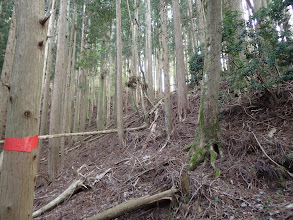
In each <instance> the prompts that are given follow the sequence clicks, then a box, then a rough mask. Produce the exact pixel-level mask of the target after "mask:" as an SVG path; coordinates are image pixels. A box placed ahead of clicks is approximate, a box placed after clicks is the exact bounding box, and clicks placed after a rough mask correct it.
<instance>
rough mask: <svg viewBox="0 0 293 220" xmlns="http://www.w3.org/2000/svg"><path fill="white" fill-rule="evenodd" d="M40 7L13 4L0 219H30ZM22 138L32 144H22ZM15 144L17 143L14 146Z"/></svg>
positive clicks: (40, 60) (40, 42) (37, 107)
mask: <svg viewBox="0 0 293 220" xmlns="http://www.w3.org/2000/svg"><path fill="white" fill-rule="evenodd" d="M44 10H45V5H44V1H32V0H27V1H16V3H15V18H16V23H15V24H16V35H15V36H16V45H15V57H14V61H13V65H12V74H11V75H12V78H11V86H10V99H9V102H8V111H7V126H6V133H5V137H6V138H5V144H4V155H3V165H2V169H1V176H0V186H1V187H0V198H1V199H0V210H1V211H0V219H3V220H4V219H5V220H6V219H13V220H30V219H32V211H33V199H34V187H35V179H36V178H35V177H36V172H37V153H38V149H37V147H38V141H37V136H36V135H37V134H38V133H39V113H40V101H41V88H42V74H40V73H41V72H42V70H43V65H44V47H45V44H44V42H45V40H46V28H44V27H43V26H42V25H41V24H40V22H39V21H40V20H42V19H43V18H44ZM28 64H29V65H28ZM24 138H25V139H24ZM26 140H32V141H33V143H32V142H29V143H30V144H31V145H30V146H25V145H27V144H25V141H26ZM15 143H19V145H18V147H15ZM20 143H21V144H20ZM25 147H27V151H26V152H24V148H25ZM12 148H14V149H12Z"/></svg>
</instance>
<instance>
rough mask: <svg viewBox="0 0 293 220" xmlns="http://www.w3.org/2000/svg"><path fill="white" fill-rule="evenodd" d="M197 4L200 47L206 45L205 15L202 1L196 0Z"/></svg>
mask: <svg viewBox="0 0 293 220" xmlns="http://www.w3.org/2000/svg"><path fill="white" fill-rule="evenodd" d="M195 3H196V14H197V31H198V40H199V45H202V44H203V43H204V22H205V21H204V13H203V6H202V0H195Z"/></svg>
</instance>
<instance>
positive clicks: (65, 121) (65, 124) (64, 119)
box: [61, 2, 77, 162]
mask: <svg viewBox="0 0 293 220" xmlns="http://www.w3.org/2000/svg"><path fill="white" fill-rule="evenodd" d="M69 3H70V2H68V4H69ZM69 5H70V4H69ZM76 15H77V5H76V2H74V13H73V16H72V24H71V31H70V32H71V33H70V41H69V51H68V52H69V53H68V58H67V69H66V78H65V93H64V100H63V103H64V111H63V117H62V129H61V133H66V132H69V120H68V116H69V114H68V113H69V109H68V108H69V107H70V105H69V102H68V101H69V98H68V96H69V93H70V91H69V84H70V73H71V64H72V62H71V61H72V52H73V51H72V48H73V41H74V24H75V22H74V21H75V17H76ZM68 19H69V18H68ZM64 145H65V138H64V137H62V138H61V162H63V160H64Z"/></svg>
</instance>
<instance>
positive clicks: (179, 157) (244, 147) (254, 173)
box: [34, 82, 293, 220]
mask: <svg viewBox="0 0 293 220" xmlns="http://www.w3.org/2000/svg"><path fill="white" fill-rule="evenodd" d="M221 88H222V89H223V91H224V90H225V86H224V85H222V87H221ZM223 94H225V92H223V93H222V100H225V102H223V103H222V104H221V106H220V123H221V129H222V132H221V136H220V138H221V142H222V145H223V152H224V156H223V157H222V158H220V159H218V160H217V161H216V167H217V168H218V169H219V170H220V175H219V176H217V175H216V170H214V169H213V168H211V166H210V165H209V164H208V163H206V164H203V165H201V166H199V167H198V168H197V169H196V170H194V171H188V174H189V178H190V195H191V196H190V197H189V198H182V196H181V193H180V192H179V193H178V194H176V196H175V198H174V199H173V202H172V204H170V202H168V201H167V202H163V203H155V204H153V205H152V206H148V207H145V208H142V209H139V210H137V211H134V212H131V213H126V214H124V215H122V216H120V217H117V218H116V219H117V220H118V219H119V220H122V219H132V220H137V219H229V220H233V219H270V220H273V219H282V220H285V219H288V220H289V219H293V205H291V206H288V205H290V204H292V203H293V197H292V195H293V181H292V178H291V179H290V176H289V175H288V174H286V172H284V171H283V170H282V169H280V168H279V167H278V166H277V165H275V164H274V163H273V162H272V161H271V160H270V159H269V158H268V156H269V157H270V158H271V159H272V160H274V161H275V162H277V163H279V164H284V166H287V167H290V165H288V164H286V163H288V162H290V161H288V160H285V159H286V155H289V154H290V153H291V156H292V153H293V82H289V83H287V84H286V85H284V86H283V87H282V90H281V96H280V97H281V98H280V99H279V102H278V104H277V105H275V106H272V105H271V104H270V103H269V102H268V100H267V97H266V96H264V95H263V93H261V92H254V93H251V94H249V96H246V98H243V99H241V100H240V99H239V98H233V99H230V101H229V102H228V101H227V100H228V97H225V96H224V95H223ZM188 98H189V103H190V112H189V113H188V116H187V118H186V119H185V120H184V121H182V122H179V121H178V119H177V108H176V95H175V94H172V102H173V118H174V122H173V123H174V129H173V131H172V135H171V136H170V138H168V137H167V135H166V132H165V123H164V106H163V105H160V106H159V108H158V109H157V111H155V112H154V113H153V114H152V115H150V117H149V122H150V125H149V126H148V127H147V128H146V129H144V130H140V131H134V132H126V147H125V148H120V147H119V146H118V141H117V139H118V138H117V134H116V133H113V134H107V135H101V136H97V135H96V136H90V137H86V138H85V145H84V146H82V147H76V146H78V141H77V140H76V143H75V145H74V146H73V148H72V150H70V151H68V152H67V153H66V161H65V164H64V166H63V168H62V170H61V173H60V175H59V176H58V177H57V178H56V179H55V180H54V181H52V182H50V181H48V178H47V162H46V159H45V158H47V154H48V152H47V149H48V148H47V146H48V144H47V142H45V145H44V151H43V152H42V156H41V171H40V174H39V176H38V178H37V184H36V190H35V200H34V210H37V209H39V208H40V207H42V206H44V205H45V204H47V203H48V202H50V201H52V200H53V199H54V198H56V197H57V196H58V195H60V194H61V193H62V192H63V191H64V190H65V189H66V188H67V187H68V186H69V185H70V184H71V183H72V182H73V181H74V180H75V178H76V170H78V169H79V168H81V169H80V170H79V172H80V173H82V174H83V175H88V179H89V181H91V183H92V186H91V187H87V188H82V189H80V190H78V191H77V192H75V193H74V194H72V196H71V197H70V198H67V199H66V200H65V201H64V202H63V203H62V204H60V205H58V206H57V207H55V208H54V209H52V210H51V211H47V212H45V213H44V214H42V215H41V216H39V217H37V218H35V219H64V220H65V219H68V220H73V219H83V218H86V217H90V216H92V215H94V214H96V213H99V212H101V211H103V210H106V209H108V208H110V207H113V206H115V205H117V204H120V203H122V202H124V201H127V200H130V199H133V198H138V197H141V196H144V195H153V194H156V193H158V192H162V191H164V190H168V189H170V188H171V187H172V186H173V185H175V186H176V187H177V188H178V189H179V190H180V181H181V178H180V176H181V174H182V172H183V170H187V166H188V162H189V159H190V156H189V155H188V153H187V152H184V151H183V148H184V147H185V146H186V145H188V144H190V143H192V141H193V140H194V134H195V129H196V125H197V118H198V110H199V101H200V95H199V92H198V91H193V92H192V93H191V94H189V95H188ZM149 110H151V107H149ZM156 114H157V116H158V117H157V119H156V120H155V121H154V122H153V120H154V119H155V118H156V117H155V115H156ZM141 115H142V114H141ZM124 123H125V126H126V127H128V128H129V127H139V126H141V125H142V124H143V120H142V119H140V118H139V117H138V115H137V114H136V113H133V112H130V113H129V114H127V115H126V116H125V117H124ZM108 128H114V127H113V125H112V126H108ZM87 130H88V131H91V130H95V126H94V125H93V126H90V127H89V128H88V129H87ZM260 146H261V147H260ZM261 148H263V150H264V151H265V152H266V154H267V156H266V155H265V154H264V152H263V150H262V149H261ZM284 161H285V163H284ZM291 162H292V160H291ZM105 171H106V172H105ZM290 172H291V173H292V172H293V164H291V168H290ZM97 176H98V177H101V178H99V179H97V180H96V181H95V184H93V179H94V178H95V177H97ZM180 191H181V190H180Z"/></svg>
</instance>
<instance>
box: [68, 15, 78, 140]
mask: <svg viewBox="0 0 293 220" xmlns="http://www.w3.org/2000/svg"><path fill="white" fill-rule="evenodd" d="M76 18H77V17H75V23H76ZM76 34H77V31H76V30H75V31H74V39H73V52H72V67H71V78H70V89H69V99H68V105H69V106H68V111H69V112H68V121H69V123H70V126H69V128H70V132H72V131H73V125H74V116H73V112H74V94H75V80H76V74H75V73H76V70H75V54H76ZM70 139H71V138H69V140H70Z"/></svg>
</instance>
